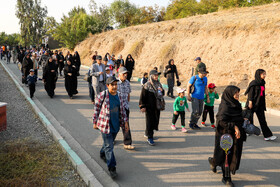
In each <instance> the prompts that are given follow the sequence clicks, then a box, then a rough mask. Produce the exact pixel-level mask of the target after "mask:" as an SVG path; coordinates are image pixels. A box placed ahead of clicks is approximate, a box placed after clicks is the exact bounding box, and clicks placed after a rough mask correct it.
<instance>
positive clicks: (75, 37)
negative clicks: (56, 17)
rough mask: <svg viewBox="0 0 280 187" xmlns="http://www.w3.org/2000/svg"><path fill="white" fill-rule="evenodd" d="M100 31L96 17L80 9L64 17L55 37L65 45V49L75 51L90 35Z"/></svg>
mask: <svg viewBox="0 0 280 187" xmlns="http://www.w3.org/2000/svg"><path fill="white" fill-rule="evenodd" d="M98 31H99V30H98V27H97V22H96V20H95V19H94V17H93V16H90V15H88V14H86V13H85V11H84V9H81V8H79V7H78V8H74V9H72V10H71V11H70V12H69V13H68V16H65V15H64V16H63V18H62V19H61V23H60V24H58V25H57V26H56V28H55V30H54V31H53V37H54V39H56V40H58V41H60V42H61V43H62V44H64V46H65V47H67V48H70V49H74V47H75V46H76V45H77V44H78V43H79V42H81V41H83V40H84V39H85V38H86V37H87V36H88V34H89V33H92V34H94V33H96V32H98Z"/></svg>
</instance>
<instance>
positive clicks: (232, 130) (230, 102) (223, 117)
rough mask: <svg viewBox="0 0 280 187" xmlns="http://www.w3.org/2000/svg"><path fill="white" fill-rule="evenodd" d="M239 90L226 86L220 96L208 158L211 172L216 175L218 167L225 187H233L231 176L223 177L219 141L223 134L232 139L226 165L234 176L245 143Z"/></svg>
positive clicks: (222, 160) (223, 158)
mask: <svg viewBox="0 0 280 187" xmlns="http://www.w3.org/2000/svg"><path fill="white" fill-rule="evenodd" d="M239 92H240V89H239V88H238V87H236V86H228V87H227V88H226V89H225V91H224V93H223V96H222V101H221V104H220V106H219V111H218V114H217V116H216V117H217V122H216V127H217V128H216V135H215V149H214V157H213V158H211V157H209V159H208V161H209V163H210V167H211V170H212V171H213V172H215V173H216V171H217V170H216V166H220V167H221V168H222V171H223V179H222V182H223V183H224V184H226V185H227V186H233V183H232V181H231V176H230V174H229V177H226V175H225V167H224V165H225V157H226V156H225V151H224V150H223V149H222V148H221V147H220V139H221V137H222V135H224V134H230V135H231V136H232V138H233V145H232V147H231V149H230V150H229V154H228V164H229V169H230V172H231V173H232V174H233V175H234V174H235V172H236V170H238V169H239V165H240V160H241V154H242V148H243V141H246V133H245V131H244V129H243V128H242V124H243V122H244V119H243V116H242V108H241V104H240V103H239V101H238V100H239Z"/></svg>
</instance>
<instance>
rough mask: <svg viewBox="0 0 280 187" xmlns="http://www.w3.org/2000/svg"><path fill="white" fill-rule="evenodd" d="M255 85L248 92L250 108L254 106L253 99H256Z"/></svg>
mask: <svg viewBox="0 0 280 187" xmlns="http://www.w3.org/2000/svg"><path fill="white" fill-rule="evenodd" d="M254 90H255V89H254V87H251V88H250V90H249V92H248V100H249V105H248V107H249V109H252V108H253V100H254V95H255V92H254Z"/></svg>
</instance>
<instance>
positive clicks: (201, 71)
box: [198, 68, 209, 74]
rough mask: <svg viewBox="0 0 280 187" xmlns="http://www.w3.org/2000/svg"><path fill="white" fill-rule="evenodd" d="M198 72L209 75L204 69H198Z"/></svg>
mask: <svg viewBox="0 0 280 187" xmlns="http://www.w3.org/2000/svg"><path fill="white" fill-rule="evenodd" d="M198 72H199V73H202V74H206V73H209V72H208V71H206V68H199V69H198Z"/></svg>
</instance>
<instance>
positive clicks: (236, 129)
mask: <svg viewBox="0 0 280 187" xmlns="http://www.w3.org/2000/svg"><path fill="white" fill-rule="evenodd" d="M234 130H235V137H236V138H237V139H239V138H240V131H239V128H238V127H237V126H234Z"/></svg>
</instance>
